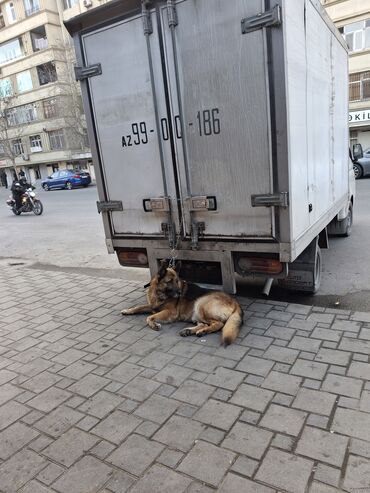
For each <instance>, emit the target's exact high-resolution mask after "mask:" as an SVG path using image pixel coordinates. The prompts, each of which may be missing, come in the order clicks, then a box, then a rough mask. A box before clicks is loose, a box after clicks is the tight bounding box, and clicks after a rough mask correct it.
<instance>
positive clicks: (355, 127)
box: [322, 0, 370, 149]
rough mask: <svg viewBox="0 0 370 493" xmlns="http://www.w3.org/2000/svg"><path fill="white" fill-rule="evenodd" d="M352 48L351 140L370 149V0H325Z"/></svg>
mask: <svg viewBox="0 0 370 493" xmlns="http://www.w3.org/2000/svg"><path fill="white" fill-rule="evenodd" d="M322 1H323V4H324V6H325V8H326V10H327V12H328V14H329V16H330V17H331V19H332V20H333V21H334V23H335V24H336V26H337V27H338V29H339V31H340V32H341V33H342V35H343V37H344V38H345V40H346V41H347V44H348V48H349V101H350V103H349V127H350V139H351V143H352V144H355V143H359V144H362V147H363V148H364V149H368V148H370V0H322Z"/></svg>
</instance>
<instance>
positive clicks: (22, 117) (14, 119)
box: [5, 104, 37, 127]
mask: <svg viewBox="0 0 370 493" xmlns="http://www.w3.org/2000/svg"><path fill="white" fill-rule="evenodd" d="M5 114H6V118H7V121H8V125H9V126H10V127H12V126H14V125H21V124H23V123H29V122H33V121H34V120H37V110H36V106H35V105H34V104H25V105H24V106H18V107H16V108H10V109H9V110H6V112H5Z"/></svg>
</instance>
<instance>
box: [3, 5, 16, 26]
mask: <svg viewBox="0 0 370 493" xmlns="http://www.w3.org/2000/svg"><path fill="white" fill-rule="evenodd" d="M5 10H6V15H7V17H8V22H9V24H13V23H14V22H15V21H16V20H17V16H16V15H15V8H14V2H8V3H6V4H5Z"/></svg>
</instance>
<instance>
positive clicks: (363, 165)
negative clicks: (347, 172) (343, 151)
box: [353, 147, 370, 180]
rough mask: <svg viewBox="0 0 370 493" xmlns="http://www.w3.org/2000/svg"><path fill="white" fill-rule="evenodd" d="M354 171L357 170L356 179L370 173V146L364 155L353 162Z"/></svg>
mask: <svg viewBox="0 0 370 493" xmlns="http://www.w3.org/2000/svg"><path fill="white" fill-rule="evenodd" d="M353 171H354V172H355V177H356V180H357V179H358V178H362V177H363V176H367V175H370V147H369V149H366V150H365V151H363V157H360V158H358V159H356V160H355V162H354V163H353Z"/></svg>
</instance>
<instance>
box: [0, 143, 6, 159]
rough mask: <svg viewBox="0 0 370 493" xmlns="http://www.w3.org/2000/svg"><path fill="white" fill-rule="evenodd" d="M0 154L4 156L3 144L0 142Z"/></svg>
mask: <svg viewBox="0 0 370 493" xmlns="http://www.w3.org/2000/svg"><path fill="white" fill-rule="evenodd" d="M0 156H5V146H4V144H3V143H2V142H0Z"/></svg>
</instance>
